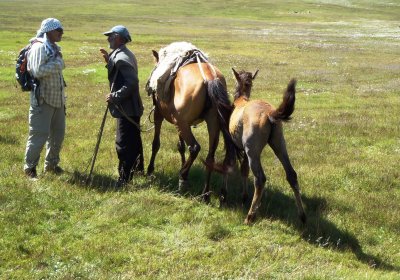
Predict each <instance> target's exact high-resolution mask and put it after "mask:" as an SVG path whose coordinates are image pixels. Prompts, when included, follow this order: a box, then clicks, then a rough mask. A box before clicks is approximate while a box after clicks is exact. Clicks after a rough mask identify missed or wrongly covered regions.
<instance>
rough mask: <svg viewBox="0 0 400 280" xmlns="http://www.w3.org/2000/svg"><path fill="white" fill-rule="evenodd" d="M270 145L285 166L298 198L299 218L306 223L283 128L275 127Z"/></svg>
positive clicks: (287, 177) (287, 176) (288, 179)
mask: <svg viewBox="0 0 400 280" xmlns="http://www.w3.org/2000/svg"><path fill="white" fill-rule="evenodd" d="M269 145H270V146H271V148H272V150H273V151H274V153H275V155H276V156H277V157H278V159H279V160H280V162H281V163H282V165H283V168H284V169H285V172H286V180H287V181H288V182H289V184H290V186H291V187H292V190H293V192H294V196H295V197H296V205H297V211H298V214H299V218H300V220H301V221H302V223H305V222H306V219H307V218H306V214H305V212H304V209H303V202H302V200H301V195H300V187H299V183H298V181H297V174H296V171H295V170H294V169H293V166H292V164H291V163H290V160H289V155H288V153H287V150H286V143H285V138H284V137H283V132H282V127H275V128H274V129H273V130H272V135H271V138H270V140H269Z"/></svg>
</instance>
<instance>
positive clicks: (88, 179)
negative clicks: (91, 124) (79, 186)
mask: <svg viewBox="0 0 400 280" xmlns="http://www.w3.org/2000/svg"><path fill="white" fill-rule="evenodd" d="M107 113H108V104H107V108H106V111H105V112H104V116H103V120H102V122H101V126H100V131H99V135H98V136H97V143H96V147H95V148H94V153H93V157H92V163H91V166H90V172H89V175H88V177H87V179H86V185H88V184H89V183H90V182H91V177H92V172H93V167H94V163H95V162H96V157H97V152H98V151H99V146H100V141H101V136H102V134H103V129H104V124H105V122H106V118H107Z"/></svg>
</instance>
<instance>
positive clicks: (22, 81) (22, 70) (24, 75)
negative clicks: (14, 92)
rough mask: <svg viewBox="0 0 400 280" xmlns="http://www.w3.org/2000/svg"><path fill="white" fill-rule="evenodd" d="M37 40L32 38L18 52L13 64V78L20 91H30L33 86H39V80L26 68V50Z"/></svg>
mask: <svg viewBox="0 0 400 280" xmlns="http://www.w3.org/2000/svg"><path fill="white" fill-rule="evenodd" d="M36 42H39V41H37V40H33V41H32V42H30V43H29V44H28V45H26V46H25V47H24V48H23V49H22V50H21V51H20V52H19V54H18V58H17V63H16V65H15V79H16V80H17V82H18V84H19V85H20V86H21V89H22V91H31V90H32V89H35V87H37V86H39V81H38V80H37V79H35V78H34V77H33V76H32V75H31V74H30V73H29V72H28V69H27V65H28V57H27V54H28V51H29V50H30V49H31V47H32V45H33V44H34V43H36Z"/></svg>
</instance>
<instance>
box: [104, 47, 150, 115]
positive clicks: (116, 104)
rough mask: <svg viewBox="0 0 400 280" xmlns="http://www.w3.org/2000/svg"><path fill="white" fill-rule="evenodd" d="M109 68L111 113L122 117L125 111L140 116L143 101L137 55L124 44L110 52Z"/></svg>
mask: <svg viewBox="0 0 400 280" xmlns="http://www.w3.org/2000/svg"><path fill="white" fill-rule="evenodd" d="M107 69H108V80H109V82H110V91H111V96H112V97H111V101H112V102H111V103H110V104H109V108H110V113H111V115H112V116H113V117H114V118H121V117H123V114H122V113H121V111H123V112H124V113H125V114H126V115H127V116H130V117H132V116H134V117H140V116H141V115H142V114H143V103H142V100H141V98H140V94H139V78H138V67H137V62H136V58H135V55H134V54H133V53H132V52H131V51H130V50H129V49H128V48H127V47H126V46H125V45H122V46H121V47H120V48H118V49H115V50H114V51H113V52H111V53H110V55H109V60H108V64H107Z"/></svg>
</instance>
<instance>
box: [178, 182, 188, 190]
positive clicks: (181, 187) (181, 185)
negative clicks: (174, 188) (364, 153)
mask: <svg viewBox="0 0 400 280" xmlns="http://www.w3.org/2000/svg"><path fill="white" fill-rule="evenodd" d="M178 189H179V192H180V193H185V192H187V190H188V189H189V182H188V181H187V180H184V179H179V185H178Z"/></svg>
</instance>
